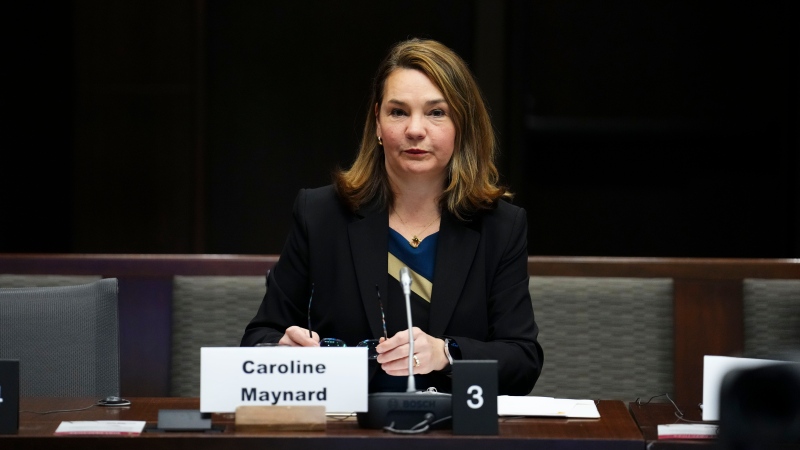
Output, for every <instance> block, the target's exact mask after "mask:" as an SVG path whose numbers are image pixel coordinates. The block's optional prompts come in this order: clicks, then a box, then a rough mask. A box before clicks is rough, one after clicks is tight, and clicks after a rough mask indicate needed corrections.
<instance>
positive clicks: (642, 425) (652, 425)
mask: <svg viewBox="0 0 800 450" xmlns="http://www.w3.org/2000/svg"><path fill="white" fill-rule="evenodd" d="M678 406H679V407H680V408H681V411H682V412H683V414H684V416H683V417H684V418H685V419H687V420H692V421H698V422H699V421H702V420H703V412H702V411H701V410H700V407H699V406H686V405H678ZM628 407H629V408H630V412H631V416H633V418H634V420H635V421H636V423H637V424H638V425H639V429H640V430H641V431H642V435H643V436H644V440H645V442H646V444H647V450H657V449H670V450H672V449H674V450H678V449H687V450H700V449H702V450H706V449H708V450H712V449H721V448H722V446H720V445H719V442H718V441H717V440H716V439H713V440H712V439H662V440H659V439H658V425H666V424H672V423H681V422H682V421H681V420H680V419H679V418H678V417H677V416H676V415H675V407H674V406H672V403H648V404H646V405H638V404H636V403H635V402H631V403H629V404H628ZM684 423H685V422H684Z"/></svg>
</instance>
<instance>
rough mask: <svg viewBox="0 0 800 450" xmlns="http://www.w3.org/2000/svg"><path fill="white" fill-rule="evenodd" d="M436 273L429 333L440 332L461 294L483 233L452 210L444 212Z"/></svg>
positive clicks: (439, 333)
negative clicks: (470, 225)
mask: <svg viewBox="0 0 800 450" xmlns="http://www.w3.org/2000/svg"><path fill="white" fill-rule="evenodd" d="M439 231H440V233H439V243H438V247H437V248H436V263H435V264H436V265H435V266H434V274H433V293H432V295H431V315H430V322H429V325H428V326H429V328H430V329H429V330H428V332H429V334H430V335H431V336H441V335H443V334H444V332H445V330H446V329H447V324H448V323H449V322H450V317H452V315H453V310H454V309H455V307H456V304H457V303H458V299H459V297H460V296H461V291H462V290H463V289H464V285H465V283H466V280H467V275H468V274H469V269H470V267H471V266H472V261H473V259H474V258H475V252H476V251H477V249H478V242H479V241H480V233H479V232H477V231H475V230H472V229H470V228H468V227H466V226H465V225H464V224H463V223H462V222H460V221H459V220H458V219H456V218H455V217H453V216H452V215H451V214H449V213H443V214H442V221H441V225H440V227H439Z"/></svg>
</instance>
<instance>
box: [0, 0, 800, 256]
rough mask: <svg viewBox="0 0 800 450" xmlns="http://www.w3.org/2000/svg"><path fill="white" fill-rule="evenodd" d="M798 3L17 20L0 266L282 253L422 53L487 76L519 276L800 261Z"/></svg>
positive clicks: (6, 101) (115, 9)
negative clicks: (296, 203)
mask: <svg viewBox="0 0 800 450" xmlns="http://www.w3.org/2000/svg"><path fill="white" fill-rule="evenodd" d="M795 3H796V2H792V1H788V0H787V1H769V2H755V1H753V2H698V1H696V0H664V1H655V0H654V1H646V2H642V1H623V0H609V1H605V2H589V1H565V0H541V1H518V0H505V1H503V0H472V1H467V0H461V1H459V0H438V1H436V0H427V1H417V0H411V1H409V0H407V1H403V2H381V1H375V0H372V1H364V0H349V1H339V2H334V1H323V0H320V1H311V0H291V1H287V0H281V1H263V2H262V1H243V0H230V1H221V0H183V1H159V0H140V1H121V0H115V1H100V0H98V1H86V0H70V1H42V0H39V1H26V2H14V3H9V4H6V5H5V8H4V9H5V11H4V13H3V19H2V21H3V27H2V28H3V32H2V33H3V48H4V50H5V51H4V52H3V54H2V56H1V57H2V59H3V72H4V75H5V76H4V79H5V81H3V83H4V85H5V86H4V90H3V91H4V95H3V102H2V103H3V106H4V108H3V109H4V110H5V113H6V114H5V117H6V118H5V120H4V125H3V130H4V133H3V137H2V139H3V141H2V142H3V144H2V147H3V148H2V156H0V183H1V184H0V189H1V191H0V192H2V206H1V207H0V252H22V253H29V252H65V253H235V254H273V253H279V252H280V250H281V248H282V245H283V241H284V239H285V236H286V232H287V230H288V224H289V220H290V213H291V204H292V200H293V198H294V196H295V194H296V192H297V190H298V189H299V188H301V187H315V186H320V185H324V184H327V183H328V182H329V180H330V172H331V170H332V169H334V168H335V167H336V166H347V165H349V164H350V163H351V161H352V159H353V157H354V154H355V149H356V148H357V145H358V139H359V137H360V135H361V131H362V130H361V127H362V123H363V120H364V114H365V112H366V108H367V105H366V101H367V95H368V87H369V83H370V80H371V77H372V75H373V72H374V70H375V68H376V67H377V64H378V62H379V61H380V59H381V58H382V57H383V55H384V54H385V53H386V51H387V49H388V48H389V46H390V45H391V44H393V43H394V42H396V41H398V40H401V39H404V38H407V37H411V36H419V37H430V38H434V39H438V40H440V41H442V42H444V43H445V44H447V45H449V46H450V47H452V48H453V49H455V50H456V51H457V52H458V53H459V54H460V55H461V56H462V57H464V59H465V60H466V61H467V62H468V63H469V64H470V66H471V67H472V69H473V71H474V72H475V74H476V75H477V77H478V79H479V82H480V84H481V86H482V88H483V90H484V93H485V94H486V97H487V99H488V102H489V105H490V107H491V110H492V117H493V121H494V124H495V127H496V128H497V131H498V133H499V137H500V141H501V144H502V148H501V150H502V155H501V158H500V161H499V166H500V170H501V172H502V174H503V181H504V182H505V183H507V184H509V185H510V186H511V188H512V189H513V190H514V191H515V192H516V193H517V196H516V198H515V203H516V204H518V205H521V206H523V207H525V208H526V209H527V211H528V219H529V240H528V249H529V253H530V254H531V255H580V256H688V257H748V258H761V257H763V258H776V257H779V258H796V257H800V224H799V223H798V215H800V157H798V156H799V155H800V135H799V134H798V125H799V121H800V118H799V117H798V113H800V101H799V100H798V98H799V97H798V90H800V74H799V73H798V64H799V63H800V37H799V36H798V32H797V29H798V28H800V26H798V24H799V23H800V21H798V19H800V16H799V15H798V7H797V6H795Z"/></svg>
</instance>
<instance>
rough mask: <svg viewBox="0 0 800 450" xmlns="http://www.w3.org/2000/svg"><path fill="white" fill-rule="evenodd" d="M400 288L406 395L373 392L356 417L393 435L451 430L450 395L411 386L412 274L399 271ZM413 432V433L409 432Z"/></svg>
mask: <svg viewBox="0 0 800 450" xmlns="http://www.w3.org/2000/svg"><path fill="white" fill-rule="evenodd" d="M400 284H401V286H402V287H403V296H404V297H405V300H406V319H407V321H408V355H409V356H408V387H407V388H406V392H375V393H372V394H369V397H368V399H367V412H366V413H357V414H356V417H357V419H358V425H359V426H360V427H362V428H383V429H385V430H387V431H392V432H400V433H402V432H422V431H425V430H427V429H428V427H430V428H445V427H450V426H452V423H451V421H450V420H445V419H449V418H450V417H451V416H452V413H453V407H452V398H453V396H452V395H451V394H447V393H443V392H429V391H424V392H422V391H417V388H416V385H415V383H414V365H413V363H412V360H413V358H414V333H413V331H412V323H411V274H410V273H409V271H408V267H405V266H404V267H403V268H402V269H400ZM412 430H413V431H412Z"/></svg>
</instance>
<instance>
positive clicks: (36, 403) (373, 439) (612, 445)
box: [0, 398, 644, 450]
mask: <svg viewBox="0 0 800 450" xmlns="http://www.w3.org/2000/svg"><path fill="white" fill-rule="evenodd" d="M130 400H131V402H132V404H131V406H129V407H122V408H106V407H99V406H97V407H92V408H90V409H88V410H85V411H76V412H65V413H54V414H48V415H39V414H33V413H29V412H22V413H20V429H19V433H18V434H16V435H0V448H2V449H3V450H6V449H17V448H20V449H37V448H42V449H61V448H65V449H90V448H104V449H114V450H116V449H121V450H125V449H142V448H145V449H147V450H160V449H164V450H180V449H193V450H203V449H210V448H224V449H232V450H238V449H242V450H245V449H246V450H253V449H269V450H274V449H292V450H297V449H303V450H308V449H328V450H336V449H342V450H353V449H367V448H380V449H382V450H393V449H396V450H409V448H413V449H414V450H425V449H431V450H442V449H458V450H469V449H485V448H487V447H488V446H495V448H498V449H503V450H507V449H508V450H514V449H528V450H535V449H553V448H558V449H602V450H612V449H615V450H616V449H621V450H627V449H630V450H634V449H635V450H642V449H644V440H643V439H642V434H641V432H640V431H639V428H638V427H637V426H636V423H635V422H634V421H633V418H632V417H631V415H630V413H629V412H628V409H627V408H626V406H625V404H624V403H623V402H621V401H617V400H604V401H600V402H598V410H599V411H600V416H601V418H600V419H556V418H536V419H534V418H501V419H500V434H499V435H497V436H454V435H453V434H452V431H450V430H436V431H431V432H427V433H424V434H420V435H397V434H392V433H388V432H384V431H382V430H367V429H362V428H359V427H358V424H357V423H356V421H355V419H354V418H350V419H345V420H335V419H329V420H328V425H327V430H325V431H317V432H269V433H244V432H238V431H236V430H235V429H234V426H233V415H232V414H214V415H212V423H213V424H214V425H223V431H222V432H218V433H150V432H145V433H142V435H141V436H139V437H121V436H69V437H63V436H53V433H54V432H55V430H56V428H57V427H58V424H59V423H60V422H61V421H63V420H145V421H147V422H148V425H150V424H155V423H156V422H157V420H158V411H159V410H160V409H198V408H199V407H200V401H199V399H196V398H131V399H130ZM92 402H93V400H92V399H32V398H25V399H22V401H21V409H22V410H34V411H46V410H51V409H62V408H63V409H66V408H79V407H84V406H87V405H90V404H92Z"/></svg>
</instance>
